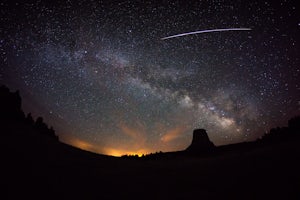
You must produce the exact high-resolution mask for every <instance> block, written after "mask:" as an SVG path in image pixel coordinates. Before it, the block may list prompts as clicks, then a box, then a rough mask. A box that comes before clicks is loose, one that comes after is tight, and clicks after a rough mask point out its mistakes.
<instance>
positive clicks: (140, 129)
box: [120, 123, 147, 147]
mask: <svg viewBox="0 0 300 200" xmlns="http://www.w3.org/2000/svg"><path fill="white" fill-rule="evenodd" d="M136 126H137V127H135V128H133V127H129V126H127V125H125V124H121V125H120V129H121V131H122V133H123V134H125V135H126V136H129V137H130V138H131V139H133V140H134V143H135V146H136V147H141V146H144V144H145V142H146V139H147V138H146V132H145V127H144V126H143V125H142V124H141V123H137V124H136Z"/></svg>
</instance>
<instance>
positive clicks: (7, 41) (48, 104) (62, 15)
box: [0, 0, 300, 156]
mask: <svg viewBox="0 0 300 200" xmlns="http://www.w3.org/2000/svg"><path fill="white" fill-rule="evenodd" d="M55 2H56V1H55ZM0 6H1V13H0V16H1V19H0V20H1V22H0V23H1V29H0V65H1V66H0V67H1V68H0V83H1V84H5V85H7V86H8V87H10V88H11V89H12V90H16V89H19V90H20V93H21V96H22V98H23V105H22V106H23V109H24V110H25V112H26V113H28V112H32V114H33V116H34V117H37V116H43V117H44V119H45V121H46V122H47V124H48V125H51V126H53V127H54V129H55V130H56V133H57V134H58V135H59V137H60V139H61V140H62V141H63V142H66V143H68V144H71V145H74V146H77V147H79V148H82V149H86V150H89V151H93V152H97V153H102V154H108V155H115V156H120V155H124V154H144V153H145V154H146V153H150V152H157V151H176V150H183V149H185V148H186V147H187V146H188V145H189V144H190V142H191V140H192V131H193V130H194V129H196V128H204V129H206V130H207V133H208V135H209V138H210V139H211V140H212V141H213V142H214V143H215V144H216V145H225V144H230V143H237V142H243V141H251V140H255V139H257V138H259V137H260V136H262V135H263V134H264V133H265V132H266V131H267V130H269V129H270V128H271V127H276V126H283V125H286V124H287V120H288V119H289V118H291V117H293V116H295V115H299V114H300V61H299V59H300V58H299V55H300V53H299V50H300V41H299V38H300V7H299V6H298V5H296V1H276V2H274V1H257V0H253V1H241V0H236V1H223V0H213V1H167V0H166V1H113V0H111V1H88V0H85V1H80V3H79V2H75V1H70V0H69V1H61V2H56V3H54V2H51V1H41V0H38V1H35V2H34V3H24V2H23V1H19V2H17V1H5V0H4V1H1V4H0ZM222 28H250V29H251V30H249V31H227V32H212V33H202V34H194V35H187V36H183V37H177V38H171V39H167V40H162V39H161V38H164V37H167V36H171V35H176V34H180V33H186V32H193V31H198V30H210V29H222Z"/></svg>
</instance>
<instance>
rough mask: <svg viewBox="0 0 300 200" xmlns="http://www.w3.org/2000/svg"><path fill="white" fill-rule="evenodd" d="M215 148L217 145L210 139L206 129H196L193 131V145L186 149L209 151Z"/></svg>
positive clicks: (191, 151) (199, 151)
mask: <svg viewBox="0 0 300 200" xmlns="http://www.w3.org/2000/svg"><path fill="white" fill-rule="evenodd" d="M214 149H215V145H214V144H213V143H212V142H211V141H210V140H209V138H208V135H207V133H206V130H205V129H196V130H194V132H193V140H192V143H191V145H190V146H189V147H188V148H187V149H186V151H187V152H189V153H197V154H198V153H209V152H212V151H213V150H214Z"/></svg>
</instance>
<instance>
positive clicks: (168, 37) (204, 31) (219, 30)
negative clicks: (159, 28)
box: [161, 28, 251, 40]
mask: <svg viewBox="0 0 300 200" xmlns="http://www.w3.org/2000/svg"><path fill="white" fill-rule="evenodd" d="M250 30H251V28H223V29H209V30H201V31H194V32H188V33H181V34H177V35H171V36H167V37H164V38H161V40H167V39H171V38H176V37H182V36H186V35H194V34H199V33H211V32H223V31H250Z"/></svg>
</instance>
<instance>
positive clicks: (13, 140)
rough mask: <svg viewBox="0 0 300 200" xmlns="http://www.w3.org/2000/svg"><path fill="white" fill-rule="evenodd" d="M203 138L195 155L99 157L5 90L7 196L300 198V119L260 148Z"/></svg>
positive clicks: (1, 105) (0, 148) (0, 110)
mask: <svg viewBox="0 0 300 200" xmlns="http://www.w3.org/2000/svg"><path fill="white" fill-rule="evenodd" d="M196 132H197V131H196ZM201 132H202V133H203V134H204V133H205V134H206V132H205V130H203V129H202V130H200V133H201ZM203 134H202V136H201V135H198V134H197V135H196V136H195V135H193V142H192V144H191V146H192V147H191V146H190V147H189V148H188V149H189V150H187V151H182V152H173V153H172V152H171V153H159V154H153V155H151V156H147V157H143V158H139V159H138V158H136V157H123V158H115V157H110V156H104V155H98V154H94V153H90V152H87V151H83V150H80V149H77V148H74V147H71V146H69V145H66V144H63V143H60V142H59V140H58V137H57V136H56V135H55V131H54V129H52V128H48V125H47V124H45V123H44V122H43V119H42V118H41V117H39V118H37V120H36V121H34V120H33V119H32V117H31V115H30V114H28V115H27V117H25V115H24V112H23V111H22V109H21V97H20V95H19V93H18V92H15V93H12V92H10V91H9V89H8V88H6V87H5V86H1V87H0V162H1V164H0V165H1V168H0V180H1V185H0V188H1V193H0V195H1V196H0V199H300V172H299V169H300V163H299V160H300V116H298V117H295V118H293V119H291V120H290V121H289V122H288V127H284V128H276V129H272V130H271V131H270V133H269V134H267V135H265V136H264V137H263V138H262V139H261V140H259V141H256V142H252V143H240V144H236V145H227V146H223V147H218V148H215V147H214V146H213V144H211V143H210V141H209V139H208V137H207V135H205V134H204V135H203ZM194 136H195V137H194ZM198 136H199V137H198ZM197 138H198V139H197ZM194 139H195V140H194ZM204 140H206V142H205V141H204ZM199 145H200V146H201V148H198V147H199ZM205 145H206V146H207V148H206V149H205V148H203V147H204V146H205ZM204 150H205V151H206V153H203V151H204ZM199 152H200V153H199Z"/></svg>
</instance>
